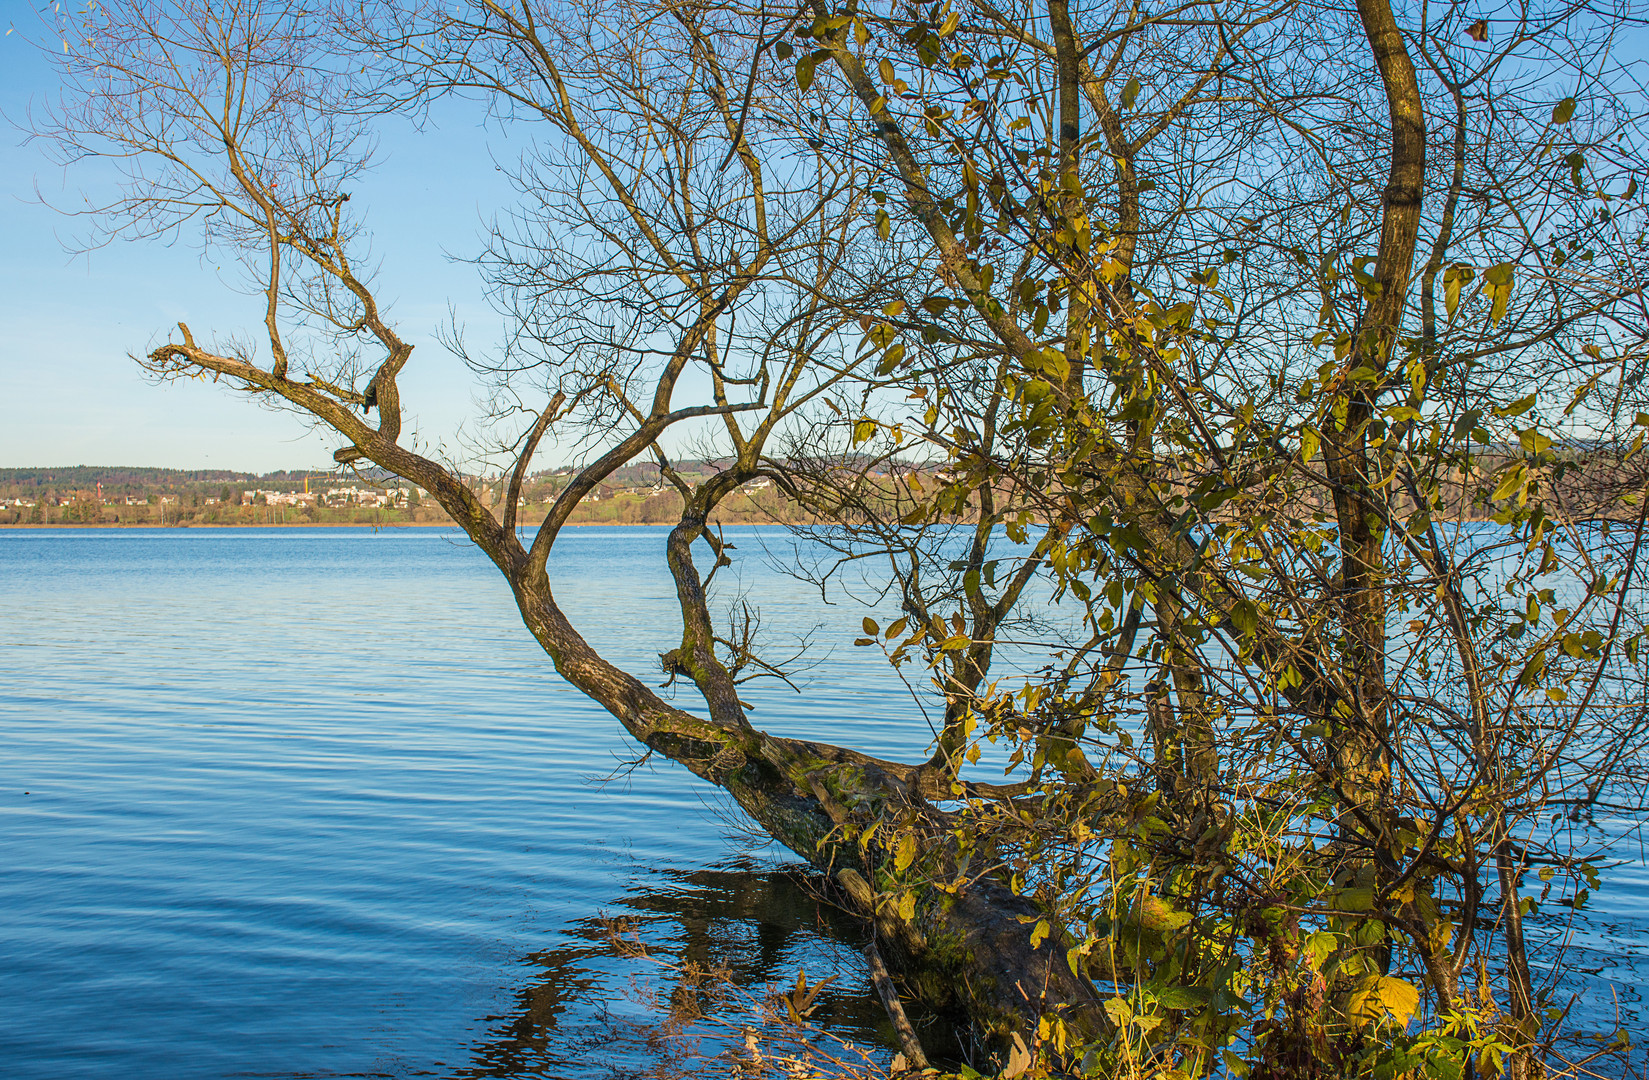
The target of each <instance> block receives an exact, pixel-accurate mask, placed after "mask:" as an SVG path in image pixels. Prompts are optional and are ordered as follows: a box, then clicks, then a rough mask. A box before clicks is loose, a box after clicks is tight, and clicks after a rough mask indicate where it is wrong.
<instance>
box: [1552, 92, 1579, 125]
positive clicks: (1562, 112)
mask: <svg viewBox="0 0 1649 1080" xmlns="http://www.w3.org/2000/svg"><path fill="white" fill-rule="evenodd" d="M1574 117H1575V99H1574V98H1572V97H1566V98H1564V99H1563V100H1562V101H1560V102H1558V103H1557V104H1556V105H1555V106H1553V107H1552V123H1554V124H1567V123H1568V122H1569V121H1570V120H1573V119H1574Z"/></svg>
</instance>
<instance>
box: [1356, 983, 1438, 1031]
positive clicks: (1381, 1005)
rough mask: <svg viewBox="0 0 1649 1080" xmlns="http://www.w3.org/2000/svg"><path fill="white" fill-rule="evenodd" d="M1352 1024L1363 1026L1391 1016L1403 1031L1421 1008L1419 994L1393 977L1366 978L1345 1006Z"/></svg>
mask: <svg viewBox="0 0 1649 1080" xmlns="http://www.w3.org/2000/svg"><path fill="white" fill-rule="evenodd" d="M1346 1005H1347V1008H1346V1012H1347V1014H1348V1017H1349V1018H1350V1020H1351V1021H1352V1023H1354V1024H1357V1025H1358V1026H1362V1025H1365V1024H1371V1023H1374V1022H1375V1021H1377V1020H1379V1019H1380V1018H1381V1017H1382V1016H1383V1015H1385V1014H1387V1013H1389V1014H1390V1015H1391V1016H1392V1018H1393V1019H1395V1020H1396V1021H1397V1022H1398V1023H1399V1024H1401V1025H1403V1026H1404V1027H1407V1026H1408V1022H1409V1019H1410V1018H1411V1017H1413V1016H1414V1013H1415V1010H1417V1009H1418V1008H1419V1007H1420V991H1419V990H1417V989H1415V987H1414V986H1413V985H1412V984H1410V983H1406V982H1404V981H1403V980H1402V979H1394V978H1392V977H1391V976H1390V975H1365V976H1364V977H1363V978H1362V980H1361V981H1359V982H1358V984H1357V988H1356V989H1355V990H1353V991H1352V992H1351V996H1350V997H1349V998H1348V999H1347V1002H1346Z"/></svg>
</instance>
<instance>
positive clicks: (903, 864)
mask: <svg viewBox="0 0 1649 1080" xmlns="http://www.w3.org/2000/svg"><path fill="white" fill-rule="evenodd" d="M915 861H916V834H915V833H902V834H900V836H899V843H898V844H897V845H896V846H895V848H894V851H893V871H894V873H897V874H902V873H904V872H905V871H906V870H908V869H909V868H910V864H911V863H913V862H915Z"/></svg>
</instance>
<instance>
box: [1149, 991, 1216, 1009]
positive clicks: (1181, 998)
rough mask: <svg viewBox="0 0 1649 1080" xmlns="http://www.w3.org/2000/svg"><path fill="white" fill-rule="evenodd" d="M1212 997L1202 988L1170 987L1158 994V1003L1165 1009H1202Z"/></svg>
mask: <svg viewBox="0 0 1649 1080" xmlns="http://www.w3.org/2000/svg"><path fill="white" fill-rule="evenodd" d="M1212 997H1213V995H1212V994H1211V993H1210V992H1209V991H1208V990H1206V989H1204V988H1203V987H1200V986H1170V987H1168V988H1167V989H1165V990H1162V991H1160V992H1159V993H1158V994H1157V1003H1158V1004H1159V1005H1161V1006H1162V1007H1163V1008H1165V1009H1202V1008H1206V1007H1207V1005H1208V1002H1209V1000H1210V999H1211V998H1212Z"/></svg>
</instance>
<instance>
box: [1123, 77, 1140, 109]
mask: <svg viewBox="0 0 1649 1080" xmlns="http://www.w3.org/2000/svg"><path fill="white" fill-rule="evenodd" d="M1137 97H1139V80H1138V79H1129V80H1128V85H1126V86H1124V87H1123V88H1122V107H1123V108H1124V109H1132V108H1133V107H1134V99H1135V98H1137Z"/></svg>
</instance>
